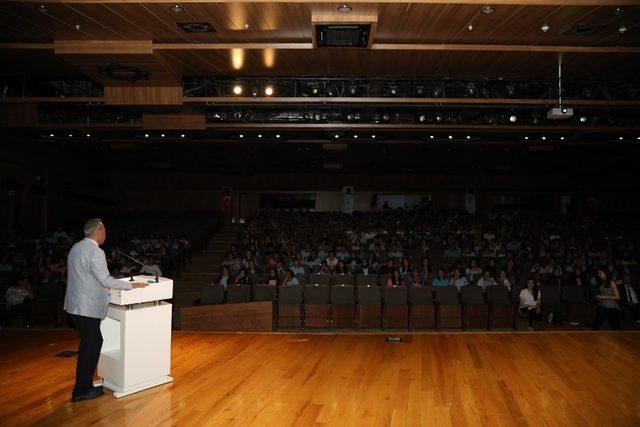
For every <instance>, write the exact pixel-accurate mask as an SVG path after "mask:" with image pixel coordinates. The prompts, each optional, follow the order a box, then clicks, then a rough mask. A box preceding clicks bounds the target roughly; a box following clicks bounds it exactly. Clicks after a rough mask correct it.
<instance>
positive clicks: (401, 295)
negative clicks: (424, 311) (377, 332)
mask: <svg viewBox="0 0 640 427" xmlns="http://www.w3.org/2000/svg"><path fill="white" fill-rule="evenodd" d="M382 296H383V303H384V305H383V306H382V328H383V329H388V328H392V329H393V328H400V329H407V328H408V327H409V326H408V320H409V306H408V303H407V288H405V287H394V288H387V287H385V288H383V292H382Z"/></svg>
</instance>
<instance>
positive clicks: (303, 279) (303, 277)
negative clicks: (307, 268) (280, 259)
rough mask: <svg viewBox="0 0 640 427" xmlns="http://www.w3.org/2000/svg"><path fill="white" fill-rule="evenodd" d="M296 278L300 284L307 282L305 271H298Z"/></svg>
mask: <svg viewBox="0 0 640 427" xmlns="http://www.w3.org/2000/svg"><path fill="white" fill-rule="evenodd" d="M296 279H298V282H300V284H301V285H306V284H307V283H309V282H308V279H307V273H298V274H296Z"/></svg>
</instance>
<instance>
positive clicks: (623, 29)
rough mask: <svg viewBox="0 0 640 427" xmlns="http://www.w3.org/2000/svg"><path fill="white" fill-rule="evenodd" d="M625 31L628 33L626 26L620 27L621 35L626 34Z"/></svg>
mask: <svg viewBox="0 0 640 427" xmlns="http://www.w3.org/2000/svg"><path fill="white" fill-rule="evenodd" d="M625 31H627V27H625V26H624V25H620V28H618V32H619V33H620V34H624V33H625Z"/></svg>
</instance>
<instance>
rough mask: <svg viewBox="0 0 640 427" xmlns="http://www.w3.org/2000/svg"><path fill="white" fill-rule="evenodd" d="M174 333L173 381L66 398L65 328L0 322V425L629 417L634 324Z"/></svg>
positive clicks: (637, 358)
mask: <svg viewBox="0 0 640 427" xmlns="http://www.w3.org/2000/svg"><path fill="white" fill-rule="evenodd" d="M402 336H404V337H406V340H407V342H406V343H403V344H392V343H386V342H385V337H386V334H338V335H329V334H326V335H324V334H312V335H304V334H213V333H186V332H174V333H173V359H172V372H171V375H172V376H173V377H174V380H175V382H174V383H173V384H167V385H164V386H160V387H157V388H155V389H151V390H147V391H144V392H141V393H138V394H135V395H131V396H128V397H124V398H121V399H119V400H116V399H114V398H113V397H112V396H111V394H110V393H109V392H107V393H106V394H105V396H103V397H101V398H99V399H96V400H92V401H86V402H80V403H71V402H70V390H71V388H72V385H73V379H74V368H75V361H76V359H75V357H71V358H59V357H54V355H55V354H56V353H58V352H60V351H63V350H75V347H76V345H77V338H76V336H75V334H74V332H73V331H3V332H2V333H0V349H1V350H0V390H1V391H0V425H1V426H12V425H21V426H22V425H82V426H84V425H91V424H101V425H106V426H121V425H130V426H136V427H137V426H147V425H149V426H151V425H153V426H155V425H182V426H202V425H260V426H279V425H291V424H298V425H304V426H306V425H312V424H324V425H366V426H373V425H429V426H446V425H518V426H523V425H533V426H538V425H558V426H559V425H562V426H567V425H576V426H586V425H593V426H596V425H597V426H605V425H610V426H634V425H635V426H637V425H640V333H638V332H617V333H616V332H596V333H593V332H534V333H487V332H481V333H434V334H415V335H402Z"/></svg>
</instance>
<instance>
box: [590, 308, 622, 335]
mask: <svg viewBox="0 0 640 427" xmlns="http://www.w3.org/2000/svg"><path fill="white" fill-rule="evenodd" d="M605 320H608V321H609V326H611V329H613V330H614V331H617V330H620V310H618V309H617V308H604V307H601V306H598V309H597V311H596V320H595V322H593V330H594V331H597V330H598V329H600V328H601V327H602V324H603V323H604V321H605Z"/></svg>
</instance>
